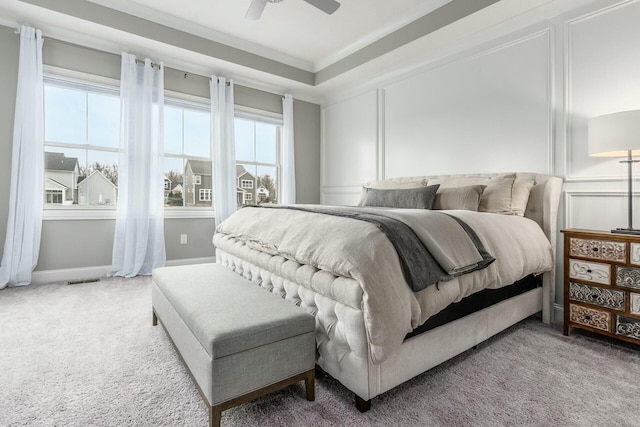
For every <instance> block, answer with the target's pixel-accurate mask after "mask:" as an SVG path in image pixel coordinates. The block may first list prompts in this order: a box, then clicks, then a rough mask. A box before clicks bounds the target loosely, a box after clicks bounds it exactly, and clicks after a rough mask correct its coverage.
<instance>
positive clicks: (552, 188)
mask: <svg viewBox="0 0 640 427" xmlns="http://www.w3.org/2000/svg"><path fill="white" fill-rule="evenodd" d="M497 175H499V174H474V175H437V176H435V175H434V176H425V177H420V178H425V179H435V178H445V177H478V178H479V179H482V178H487V177H490V176H497ZM517 178H521V179H533V180H534V181H535V185H534V186H533V188H532V189H531V193H530V196H529V201H528V204H527V209H526V211H525V216H526V217H528V218H530V219H532V220H534V221H535V222H537V223H538V224H539V225H540V227H541V228H542V230H543V231H544V233H545V235H546V236H547V238H548V239H549V241H550V242H551V246H552V248H553V251H554V261H555V247H556V234H557V209H558V202H559V198H560V192H561V187H562V180H561V179H560V178H557V177H553V176H550V175H543V174H535V173H518V174H517ZM406 180H416V177H411V178H397V179H392V180H390V181H400V182H401V181H406ZM231 252H233V254H232V253H231ZM216 262H217V263H219V264H222V265H223V266H225V267H227V268H229V269H231V270H233V271H235V272H236V273H238V274H240V275H242V276H244V277H245V278H247V279H249V280H251V281H253V282H256V283H257V284H259V285H260V286H262V287H263V288H266V289H268V290H269V291H271V292H273V293H275V294H278V295H280V296H281V297H283V298H285V299H288V300H291V301H293V302H295V303H296V304H298V305H300V306H301V307H303V308H305V309H307V310H308V311H309V312H311V313H312V314H314V315H315V316H316V344H317V364H318V365H319V366H320V367H321V368H322V369H323V370H325V371H326V372H327V373H329V374H330V375H331V376H333V377H334V378H336V379H337V380H339V381H340V382H341V383H342V384H343V385H344V386H346V387H347V388H348V389H349V390H351V391H353V392H354V394H355V397H356V406H357V407H358V409H359V410H361V411H366V410H368V409H369V407H370V404H371V399H372V398H373V397H375V396H377V395H379V394H381V393H384V392H385V391H387V390H390V389H392V388H393V387H395V386H397V385H399V384H401V383H403V382H405V381H407V380H409V379H411V378H413V377H415V376H416V375H418V374H420V373H422V372H425V371H427V370H429V369H431V368H432V367H434V366H437V365H439V364H440V363H442V362H444V361H446V360H448V359H451V358H452V357H454V356H456V355H458V354H460V353H462V352H464V351H466V350H468V349H469V348H471V347H473V346H475V345H477V344H479V343H481V342H482V341H484V340H486V339H487V338H489V337H491V336H493V335H495V334H497V333H499V332H501V331H502V330H504V329H506V328H508V327H509V326H511V325H513V324H515V323H517V322H519V321H521V320H523V319H525V318H526V317H529V316H531V315H533V314H535V313H538V312H540V311H542V321H543V322H545V323H549V322H551V321H552V320H553V303H554V296H555V295H554V294H555V278H554V276H555V271H554V269H551V271H548V272H545V273H544V275H543V280H542V282H543V286H542V287H538V288H535V289H533V290H530V291H528V292H526V293H523V294H520V295H518V296H515V297H513V298H510V299H508V300H505V301H502V302H500V303H498V304H495V305H492V306H490V307H488V308H485V309H482V310H480V311H477V312H475V313H472V314H470V315H467V316H465V317H463V318H460V319H458V320H455V321H452V322H450V323H446V324H444V325H442V326H439V327H437V328H435V329H432V330H430V331H427V332H425V333H422V334H420V335H417V336H414V337H411V338H408V339H406V340H404V342H403V343H402V345H401V346H400V347H399V348H398V349H397V351H396V352H395V353H394V354H392V355H391V356H390V357H389V358H387V359H386V360H384V362H382V363H379V364H376V363H374V362H373V361H372V359H371V357H370V355H369V353H368V345H367V334H366V331H365V324H364V319H363V312H362V310H361V302H362V295H363V292H362V289H361V288H360V285H359V284H358V283H357V281H355V280H354V279H350V278H345V277H337V276H334V275H333V274H331V273H329V272H325V271H319V270H317V269H316V268H314V267H311V266H308V265H302V264H299V263H297V262H295V261H292V260H287V259H285V258H283V257H282V256H278V255H276V256H273V255H270V254H267V253H264V252H261V251H258V250H255V249H250V248H249V247H247V246H245V245H244V244H243V243H242V242H240V241H236V242H235V243H234V246H233V250H230V251H224V250H221V249H219V248H218V249H217V250H216ZM554 264H555V262H554ZM338 301H340V302H338ZM285 363H286V362H285Z"/></svg>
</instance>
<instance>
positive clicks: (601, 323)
mask: <svg viewBox="0 0 640 427" xmlns="http://www.w3.org/2000/svg"><path fill="white" fill-rule="evenodd" d="M569 321H571V322H574V323H579V324H581V325H584V326H589V327H591V328H594V329H600V330H601V331H607V332H611V314H610V313H609V312H608V311H601V310H596V309H595V308H589V307H584V306H582V305H576V304H569Z"/></svg>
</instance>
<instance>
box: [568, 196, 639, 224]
mask: <svg viewBox="0 0 640 427" xmlns="http://www.w3.org/2000/svg"><path fill="white" fill-rule="evenodd" d="M639 197H640V196H639V195H638V194H637V193H636V194H634V200H633V207H634V218H633V220H634V227H635V228H637V227H638V226H640V222H638V221H640V211H638V205H639V203H638V201H639V200H640V198H639ZM564 206H565V219H564V223H565V228H585V229H590V230H611V229H613V228H617V227H627V225H628V217H627V194H626V193H625V192H598V191H565V193H564Z"/></svg>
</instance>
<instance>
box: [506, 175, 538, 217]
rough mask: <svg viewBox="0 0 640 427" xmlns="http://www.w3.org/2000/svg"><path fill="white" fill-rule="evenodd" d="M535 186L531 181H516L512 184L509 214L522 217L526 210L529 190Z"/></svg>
mask: <svg viewBox="0 0 640 427" xmlns="http://www.w3.org/2000/svg"><path fill="white" fill-rule="evenodd" d="M534 185H535V181H533V180H532V179H516V180H515V181H514V183H513V191H512V194H511V212H513V214H514V215H519V216H524V211H526V210H527V202H528V201H529V194H530V193H531V188H533V186H534Z"/></svg>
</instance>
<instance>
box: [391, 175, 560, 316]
mask: <svg viewBox="0 0 640 427" xmlns="http://www.w3.org/2000/svg"><path fill="white" fill-rule="evenodd" d="M501 175H504V173H483V174H456V175H428V176H412V177H402V178H389V179H385V180H384V181H389V182H408V181H419V180H427V182H428V181H429V180H436V179H437V180H441V179H446V178H458V177H464V178H478V180H479V182H480V181H482V180H486V179H487V178H491V177H498V176H501ZM518 179H522V180H533V181H534V185H533V187H532V188H531V192H530V193H529V201H528V202H527V208H526V210H525V212H524V216H525V217H527V218H530V219H532V220H534V221H535V222H537V223H538V224H539V225H540V227H541V228H542V230H543V231H544V234H545V235H546V236H547V238H548V239H549V242H550V243H551V247H552V249H553V258H554V264H555V259H556V238H557V234H558V204H559V202H560V193H561V191H562V179H561V178H558V177H556V176H553V175H545V174H539V173H531V172H517V173H516V180H518ZM543 286H544V291H543V312H542V320H543V321H544V322H545V323H549V322H551V321H552V320H553V303H554V300H555V269H552V270H551V271H549V272H547V273H545V274H544V278H543Z"/></svg>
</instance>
